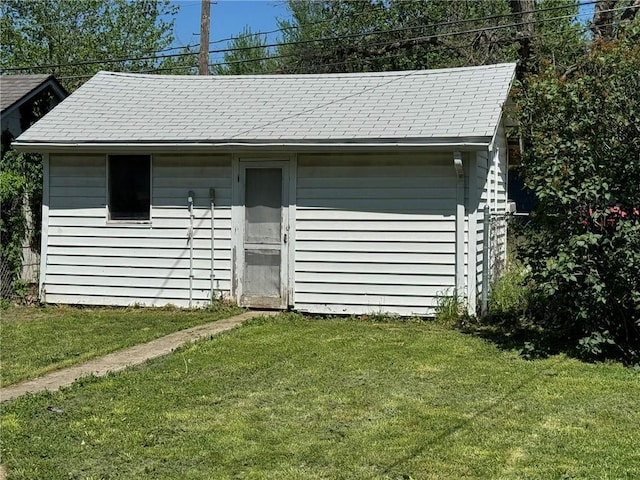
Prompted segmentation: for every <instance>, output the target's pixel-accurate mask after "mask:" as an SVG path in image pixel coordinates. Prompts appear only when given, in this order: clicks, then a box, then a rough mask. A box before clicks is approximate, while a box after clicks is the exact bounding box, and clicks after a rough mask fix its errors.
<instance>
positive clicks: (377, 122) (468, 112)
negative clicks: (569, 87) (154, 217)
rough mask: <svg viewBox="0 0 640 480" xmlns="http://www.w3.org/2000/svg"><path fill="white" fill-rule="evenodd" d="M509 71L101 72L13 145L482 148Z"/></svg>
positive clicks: (500, 67)
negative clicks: (457, 144) (443, 145)
mask: <svg viewBox="0 0 640 480" xmlns="http://www.w3.org/2000/svg"><path fill="white" fill-rule="evenodd" d="M514 72H515V64H500V65H487V66H480V67H465V68H451V69H439V70H416V71H404V72H382V73H350V74H319V75H258V76H252V75H246V76H178V75H140V74H129V73H110V72H100V73H98V74H97V75H96V76H94V77H93V78H92V79H91V80H89V81H88V82H87V83H85V84H84V85H83V86H82V87H80V88H79V89H78V90H76V91H75V92H74V93H73V94H72V95H71V96H70V97H69V98H67V99H66V100H65V101H63V102H62V103H61V104H60V105H58V107H56V108H55V109H54V110H53V111H52V112H50V113H49V114H47V115H46V116H45V117H43V118H42V119H41V120H40V121H38V122H37V123H36V124H35V125H34V126H32V127H31V128H30V129H29V130H27V131H26V132H25V133H23V134H22V135H21V136H20V137H19V138H18V143H19V144H21V145H34V144H42V143H46V144H55V145H65V144H87V145H88V144H101V143H110V144H157V143H172V144H173V143H178V144H185V143H189V144H193V143H195V144H234V145H235V144H263V143H266V144H292V143H296V144H297V143H363V142H366V143H375V144H378V143H390V142H395V143H418V144H420V143H429V144H432V143H439V142H441V143H451V142H454V143H455V142H461V141H469V142H471V141H474V142H479V143H481V144H488V143H489V142H490V141H491V138H492V137H493V135H494V133H495V131H496V128H497V125H498V123H499V121H500V116H501V109H502V106H503V104H504V102H505V100H506V98H507V94H508V91H509V88H510V86H511V82H512V80H513V77H514Z"/></svg>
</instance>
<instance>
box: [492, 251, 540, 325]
mask: <svg viewBox="0 0 640 480" xmlns="http://www.w3.org/2000/svg"><path fill="white" fill-rule="evenodd" d="M527 275H528V271H527V268H526V267H525V266H524V265H523V264H522V263H521V262H519V261H517V260H511V261H509V263H508V264H507V267H506V268H505V269H504V271H503V272H502V273H501V275H500V277H499V278H498V280H497V281H495V282H493V284H492V285H491V290H490V292H489V312H488V321H489V322H490V323H499V324H502V325H514V324H517V323H518V322H519V321H521V320H523V319H524V317H525V316H526V314H527V310H528V306H529V295H530V292H529V286H528V285H527Z"/></svg>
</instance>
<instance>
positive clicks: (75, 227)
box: [15, 64, 515, 316]
mask: <svg viewBox="0 0 640 480" xmlns="http://www.w3.org/2000/svg"><path fill="white" fill-rule="evenodd" d="M514 71H515V65H514V64H500V65H487V66H480V67H466V68H452V69H440V70H421V71H403V72H384V73H355V74H322V75H261V76H169V75H140V74H129V73H111V72H100V73H98V74H97V75H96V76H95V77H93V78H92V79H91V80H89V81H88V82H87V83H85V84H84V85H83V86H82V87H80V88H79V89H78V90H77V91H75V92H74V93H73V94H72V95H71V96H69V97H68V98H67V99H66V100H64V101H63V102H62V103H61V104H60V105H58V106H57V107H56V108H55V109H54V110H53V111H51V112H50V113H49V114H47V115H46V116H45V117H44V118H42V119H41V120H40V121H38V122H37V123H36V124H35V125H34V126H33V127H31V128H30V129H29V130H27V131H26V132H25V133H23V134H22V135H21V136H20V137H19V138H18V140H17V142H16V143H15V146H16V148H18V149H21V150H23V151H31V152H40V153H42V154H43V158H44V199H43V204H44V207H43V215H42V223H43V227H42V257H41V258H42V261H41V269H40V294H41V298H42V299H43V300H44V301H46V302H49V303H66V304H86V305H131V304H139V305H156V306H160V305H167V304H173V305H178V306H185V307H186V306H199V305H206V304H208V303H210V302H212V301H214V300H215V299H218V298H221V297H224V298H227V299H231V300H233V301H235V302H237V303H238V304H239V305H242V306H247V307H256V308H265V307H266V308H274V309H287V308H291V309H294V310H298V311H303V312H312V313H321V314H369V313H392V314H399V315H412V314H416V315H423V316H428V315H432V314H433V312H434V307H436V305H437V302H438V298H439V297H442V296H451V295H456V296H458V298H459V299H461V300H462V301H464V302H465V303H466V304H467V305H468V308H469V311H470V312H472V313H474V312H475V311H476V308H478V307H479V305H480V304H481V303H482V301H483V300H485V301H486V294H487V291H488V287H489V284H490V272H489V271H490V270H491V268H490V267H491V265H492V264H493V263H494V262H496V261H499V260H500V259H503V258H504V255H505V245H506V239H505V237H504V235H505V232H504V230H500V231H499V232H497V231H496V230H495V229H494V230H493V231H492V232H489V226H490V225H491V223H490V222H489V217H490V216H496V215H502V214H504V212H505V210H506V206H507V193H506V173H507V172H506V168H507V144H506V139H505V131H504V128H503V122H502V112H503V106H504V104H505V101H506V99H507V95H508V92H509V89H510V86H511V82H512V80H513V78H514Z"/></svg>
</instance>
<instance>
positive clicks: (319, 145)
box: [12, 137, 492, 153]
mask: <svg viewBox="0 0 640 480" xmlns="http://www.w3.org/2000/svg"><path fill="white" fill-rule="evenodd" d="M491 140H492V138H491V137H460V138H431V139H402V140H400V139H396V140H394V139H384V140H372V139H362V140H349V141H330V140H313V141H304V140H282V141H200V142H199V141H184V142H175V141H167V142H157V141H140V142H55V141H54V142H30V141H24V140H23V141H20V140H18V141H15V142H14V143H13V144H12V145H13V147H14V148H15V149H16V150H18V151H22V152H36V153H55V152H68V151H93V152H105V151H109V152H120V151H141V150H144V151H148V152H159V151H161V152H179V151H184V150H185V149H188V150H189V151H191V152H195V151H211V150H231V149H233V150H236V149H248V150H253V149H258V148H262V149H278V150H286V151H317V150H323V151H326V150H335V149H339V150H345V149H350V150H354V149H360V150H367V149H375V150H380V149H383V150H411V149H413V150H448V151H450V150H461V151H466V150H487V149H488V148H489V145H490V143H491Z"/></svg>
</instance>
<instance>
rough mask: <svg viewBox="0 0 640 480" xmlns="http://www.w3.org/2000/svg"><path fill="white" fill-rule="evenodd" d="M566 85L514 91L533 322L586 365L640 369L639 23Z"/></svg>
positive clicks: (546, 80) (544, 80)
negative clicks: (528, 202)
mask: <svg viewBox="0 0 640 480" xmlns="http://www.w3.org/2000/svg"><path fill="white" fill-rule="evenodd" d="M625 35H626V36H621V37H620V39H619V40H617V41H615V42H610V43H598V44H595V45H593V46H592V48H591V50H590V52H589V53H587V54H586V55H585V56H584V58H582V59H580V60H579V61H578V63H577V65H576V67H575V72H574V73H572V74H571V76H569V78H565V77H564V76H563V77H558V76H557V75H556V74H554V73H553V71H552V70H551V69H550V70H548V71H546V72H543V73H541V74H539V75H537V76H533V77H529V78H527V79H525V80H524V82H523V84H522V85H521V88H520V89H519V90H517V91H516V98H515V100H516V103H517V104H518V107H519V109H520V110H519V120H520V133H521V135H522V137H523V140H524V142H525V151H524V154H523V168H524V171H525V175H526V183H527V185H528V186H529V187H530V188H532V189H533V191H534V192H535V194H536V196H537V199H538V206H537V208H536V210H535V212H534V215H533V217H532V223H531V226H532V228H533V229H534V232H535V235H533V236H532V237H531V238H530V239H529V241H528V242H526V245H525V249H524V250H525V256H526V261H527V263H528V264H529V265H530V266H531V273H530V274H529V276H528V278H529V280H530V281H531V293H532V296H531V299H530V305H529V307H530V308H529V312H530V314H529V315H530V319H531V320H532V321H534V322H535V323H536V324H537V325H539V326H540V327H542V328H543V329H544V330H545V331H546V332H548V333H549V334H551V335H554V336H555V337H556V338H562V339H563V341H564V342H565V343H566V345H567V346H569V347H571V348H575V349H576V350H577V351H578V352H579V353H580V354H581V355H583V356H584V357H586V358H591V359H597V358H609V357H617V358H622V359H623V360H625V361H627V362H630V363H637V362H640V88H638V85H640V74H639V73H638V72H640V42H638V40H639V39H640V23H639V22H638V19H636V21H635V23H634V24H633V25H631V27H630V28H629V29H628V30H627V32H626V34H625Z"/></svg>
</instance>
